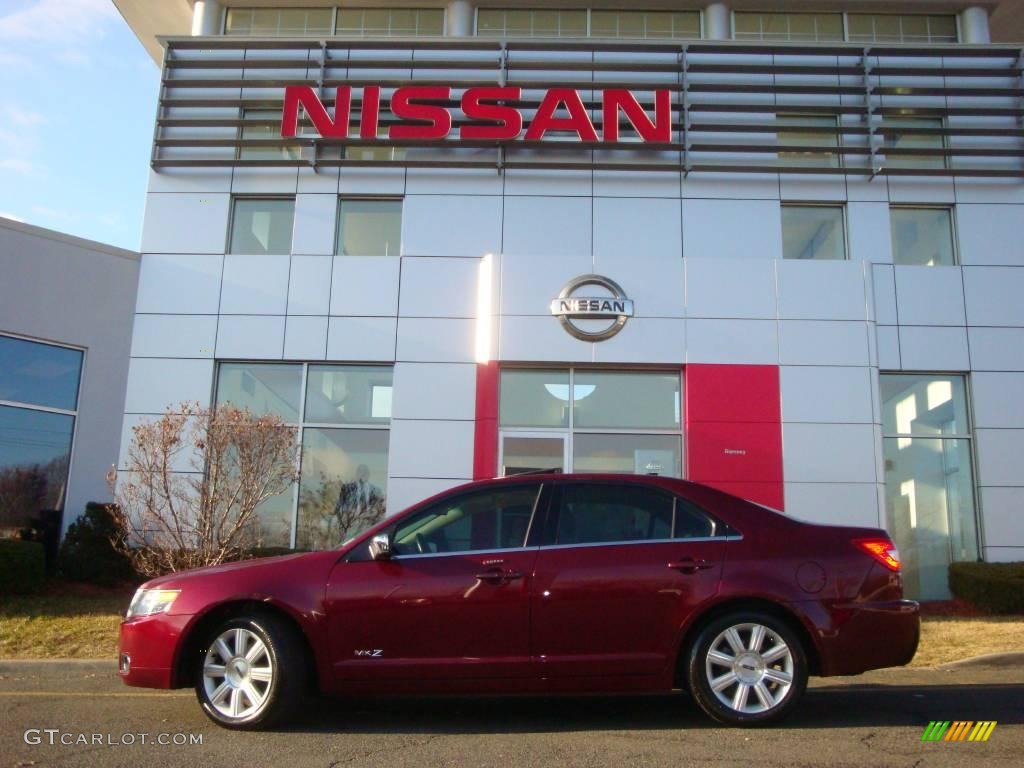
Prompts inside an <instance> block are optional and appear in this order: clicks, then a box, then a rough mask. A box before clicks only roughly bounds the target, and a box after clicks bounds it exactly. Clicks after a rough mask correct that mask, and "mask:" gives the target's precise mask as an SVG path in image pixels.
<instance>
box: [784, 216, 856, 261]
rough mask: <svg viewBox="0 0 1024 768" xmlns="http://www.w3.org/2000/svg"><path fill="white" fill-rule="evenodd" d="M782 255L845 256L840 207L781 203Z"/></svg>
mask: <svg viewBox="0 0 1024 768" xmlns="http://www.w3.org/2000/svg"><path fill="white" fill-rule="evenodd" d="M782 257H783V258H785V259H845V258H846V233H845V230H844V226H843V208H842V206H830V205H783V206H782Z"/></svg>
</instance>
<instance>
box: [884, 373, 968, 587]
mask: <svg viewBox="0 0 1024 768" xmlns="http://www.w3.org/2000/svg"><path fill="white" fill-rule="evenodd" d="M880 385H881V395H882V421H883V432H884V435H885V437H884V440H883V450H884V455H885V492H886V513H887V517H888V528H889V531H890V533H891V534H892V535H893V538H894V539H895V541H896V544H897V546H898V547H899V549H900V554H901V556H902V560H903V576H904V586H905V589H906V593H907V596H908V597H915V598H923V599H928V600H938V599H947V598H948V597H949V596H950V595H949V588H948V583H947V569H948V566H949V563H950V562H952V561H958V560H975V559H977V557H978V533H977V518H976V511H975V506H974V477H973V473H972V470H971V432H970V425H969V424H968V421H967V415H968V413H967V396H966V384H965V381H964V378H963V377H962V376H923V375H910V374H891V375H883V376H882V377H881V381H880Z"/></svg>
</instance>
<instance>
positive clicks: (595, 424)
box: [573, 371, 680, 429]
mask: <svg viewBox="0 0 1024 768" xmlns="http://www.w3.org/2000/svg"><path fill="white" fill-rule="evenodd" d="M679 381H680V379H679V375H678V374H674V373H649V372H646V371H644V372H634V371H578V372H577V373H576V377H575V383H574V386H573V389H574V394H575V397H574V398H573V408H574V409H575V410H574V413H573V424H574V426H575V427H577V428H582V429H587V428H602V429H678V428H679Z"/></svg>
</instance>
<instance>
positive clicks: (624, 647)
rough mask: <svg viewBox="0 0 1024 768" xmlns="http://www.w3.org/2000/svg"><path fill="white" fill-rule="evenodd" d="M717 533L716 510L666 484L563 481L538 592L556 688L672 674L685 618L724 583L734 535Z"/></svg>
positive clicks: (647, 681)
mask: <svg viewBox="0 0 1024 768" xmlns="http://www.w3.org/2000/svg"><path fill="white" fill-rule="evenodd" d="M714 533H715V531H714V521H712V520H711V519H710V518H709V517H707V516H705V515H703V513H702V512H700V510H697V509H696V508H694V507H692V506H691V505H689V504H688V503H686V502H684V501H683V500H678V502H677V500H676V499H675V497H674V496H673V495H672V494H670V493H668V492H666V491H663V490H661V489H659V488H656V487H652V486H644V485H639V484H637V485H624V484H621V483H616V484H602V483H599V482H572V481H566V482H564V484H561V485H560V486H559V487H558V489H557V490H556V491H555V493H554V496H553V498H552V502H551V511H550V513H549V515H548V519H547V524H546V525H545V530H544V535H543V539H542V542H541V543H542V544H543V546H542V547H541V549H540V551H539V554H538V557H537V564H536V567H535V571H536V575H535V581H534V590H533V595H532V608H533V610H532V620H533V629H532V639H533V650H534V654H535V658H536V660H537V663H538V667H539V668H540V670H541V674H542V675H543V676H544V677H545V678H547V681H548V683H547V685H548V688H549V689H552V690H560V689H570V690H585V689H608V690H615V689H650V688H656V687H661V686H662V685H663V684H664V682H665V681H666V680H669V679H670V675H671V673H672V665H673V664H674V661H675V652H676V646H677V642H678V636H679V629H680V627H681V626H682V624H683V621H684V619H685V618H686V616H687V615H688V613H689V612H690V611H692V610H693V608H694V607H695V606H697V605H699V604H700V603H702V602H704V601H705V600H707V599H709V598H710V597H712V596H713V595H714V594H715V592H716V591H717V589H718V584H719V580H720V579H721V574H722V559H723V555H724V551H725V550H724V547H725V542H724V538H716V537H715V536H714V535H713V534H714ZM673 534H675V537H674V536H673Z"/></svg>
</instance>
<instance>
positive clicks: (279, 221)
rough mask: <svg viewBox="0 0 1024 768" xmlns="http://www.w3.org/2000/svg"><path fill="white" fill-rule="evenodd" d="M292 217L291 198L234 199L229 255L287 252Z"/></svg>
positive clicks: (289, 245) (289, 248)
mask: <svg viewBox="0 0 1024 768" xmlns="http://www.w3.org/2000/svg"><path fill="white" fill-rule="evenodd" d="M294 218H295V199H294V198H271V197H239V198H236V199H235V207H234V213H233V215H232V217H231V244H230V249H229V251H228V252H229V253H245V254H252V255H263V254H286V253H290V252H291V249H292V223H293V221H294Z"/></svg>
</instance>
